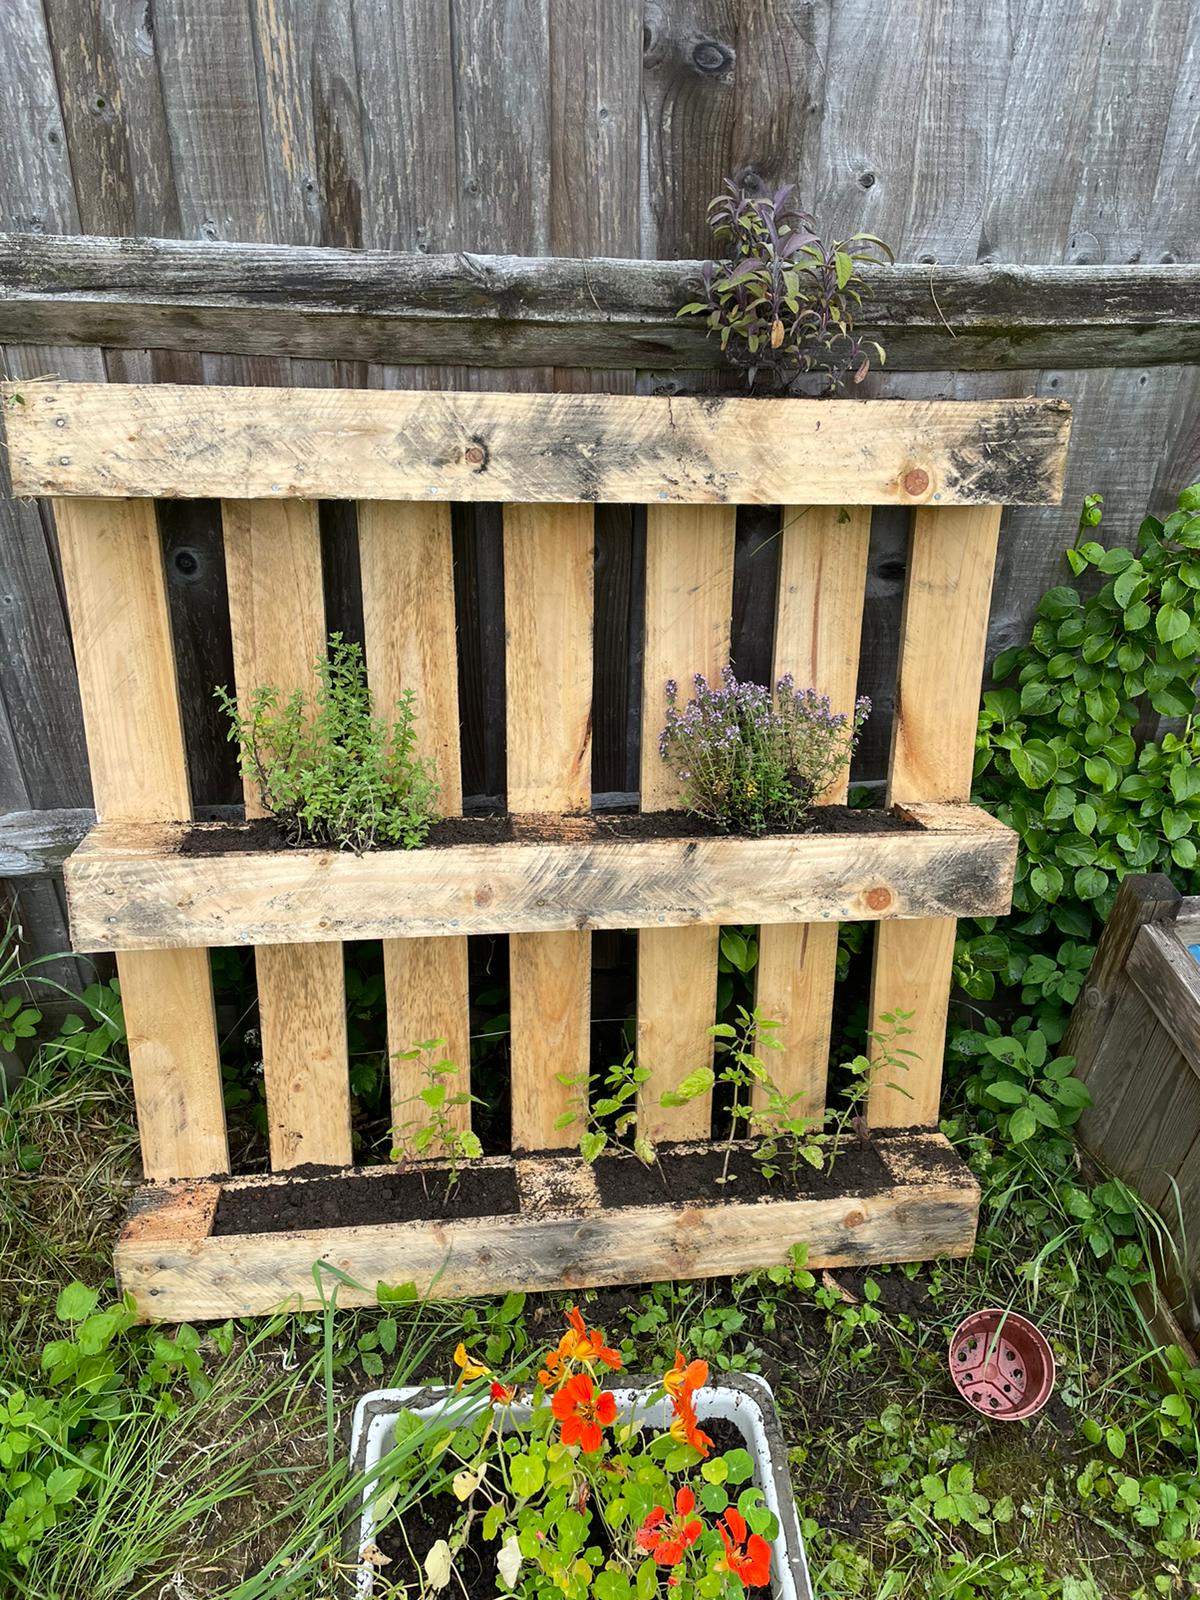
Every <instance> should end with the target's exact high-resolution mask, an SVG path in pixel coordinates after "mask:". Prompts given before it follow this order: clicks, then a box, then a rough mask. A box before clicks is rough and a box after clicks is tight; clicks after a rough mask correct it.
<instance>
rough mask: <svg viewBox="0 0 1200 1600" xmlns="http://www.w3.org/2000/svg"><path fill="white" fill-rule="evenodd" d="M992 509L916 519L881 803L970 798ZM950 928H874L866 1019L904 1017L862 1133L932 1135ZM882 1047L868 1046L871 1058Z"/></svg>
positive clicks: (995, 534) (996, 525)
mask: <svg viewBox="0 0 1200 1600" xmlns="http://www.w3.org/2000/svg"><path fill="white" fill-rule="evenodd" d="M999 530H1000V507H999V506H981V507H978V508H971V509H970V510H967V509H958V508H955V509H950V510H941V509H938V510H932V509H928V508H926V509H923V510H921V511H919V512H917V514H916V517H915V519H914V525H913V532H912V543H911V546H910V551H909V564H908V575H907V581H906V585H905V591H904V616H903V620H902V623H901V646H900V668H899V674H898V686H897V704H896V714H895V720H894V722H893V724H892V760H891V770H890V772H889V776H888V798H889V801H890V802H891V803H895V802H897V801H906V800H916V799H918V798H919V799H922V800H940V801H954V800H965V799H966V798H967V797H968V795H969V794H970V792H971V776H972V768H973V764H974V753H975V724H976V718H977V711H978V706H979V688H980V680H981V678H982V676H983V660H984V652H985V650H986V648H987V619H988V605H989V601H990V598H991V592H992V575H993V572H994V570H995V564H996V547H997V542H998V538H999ZM954 934H955V921H954V918H952V917H948V918H945V919H938V920H936V921H930V922H915V923H911V924H909V925H908V926H907V927H906V928H905V929H904V930H903V932H899V931H897V930H896V929H895V928H886V929H885V928H880V929H879V930H878V932H877V935H876V940H875V961H874V970H873V974H872V981H871V1016H872V1018H873V1025H874V1027H875V1028H876V1029H880V1028H881V1027H882V1028H883V1029H884V1030H885V1031H886V1030H887V1027H888V1025H887V1024H886V1023H883V1021H882V1019H883V1018H884V1017H885V1016H889V1015H892V1016H894V1015H895V1013H897V1012H898V1011H906V1012H910V1013H911V1014H912V1015H911V1017H910V1019H909V1020H908V1021H907V1022H906V1023H903V1024H901V1025H902V1026H905V1027H907V1028H908V1030H909V1032H908V1034H907V1036H906V1037H904V1038H902V1039H899V1040H898V1041H897V1042H898V1044H899V1045H900V1046H901V1047H902V1048H903V1049H905V1050H907V1051H910V1052H911V1053H912V1054H911V1058H905V1061H906V1064H905V1068H904V1070H903V1072H894V1071H889V1070H885V1069H883V1068H881V1069H880V1070H879V1071H878V1073H877V1074H876V1077H875V1079H874V1081H873V1083H872V1086H871V1093H870V1097H869V1100H868V1105H867V1114H868V1117H869V1119H870V1122H871V1125H872V1126H873V1127H883V1128H886V1127H907V1126H912V1125H916V1126H924V1125H934V1124H936V1122H937V1118H938V1110H939V1106H940V1102H941V1086H942V1055H943V1051H944V1049H945V1039H946V1009H947V1005H948V1002H949V995H950V974H951V968H952V966H953V962H954ZM885 1050H886V1045H876V1047H875V1057H876V1059H879V1058H880V1057H881V1055H882V1053H883V1052H884V1051H885Z"/></svg>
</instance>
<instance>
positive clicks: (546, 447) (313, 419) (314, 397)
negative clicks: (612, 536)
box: [0, 379, 1070, 506]
mask: <svg viewBox="0 0 1200 1600" xmlns="http://www.w3.org/2000/svg"><path fill="white" fill-rule="evenodd" d="M0 392H2V394H3V411H4V415H5V419H6V425H7V430H8V446H9V452H10V458H11V468H12V478H13V492H14V493H15V494H17V495H55V496H60V495H90V496H94V497H100V498H113V499H115V498H121V499H125V498H134V497H141V498H151V499H195V498H204V499H210V498H214V497H220V498H224V499H315V498H326V499H338V500H458V501H521V502H526V503H533V502H538V503H565V502H602V503H620V504H630V503H632V504H653V503H655V502H665V503H677V504H682V503H693V504H703V503H710V504H713V503H715V504H727V505H741V504H745V505H930V504H934V505H939V506H950V505H978V504H1005V505H1053V504H1056V503H1057V502H1058V501H1059V500H1060V499H1061V497H1062V482H1063V467H1064V462H1065V458H1066V448H1067V437H1068V434H1069V431H1070V407H1069V406H1068V405H1067V404H1066V403H1065V402H1063V401H1061V400H1034V399H1026V400H989V401H954V400H932V401H930V400H916V401H910V400H784V399H773V400H756V399H748V398H742V397H738V398H727V397H705V398H671V397H663V396H649V395H590V394H554V395H551V394H454V393H444V392H438V393H427V392H423V391H400V390H374V389H357V390H355V389H253V388H221V387H217V386H212V387H208V386H201V385H195V386H192V385H174V384H90V383H62V382H59V381H58V380H57V379H43V380H38V381H36V382H33V383H9V384H6V385H4V386H3V389H2V391H0Z"/></svg>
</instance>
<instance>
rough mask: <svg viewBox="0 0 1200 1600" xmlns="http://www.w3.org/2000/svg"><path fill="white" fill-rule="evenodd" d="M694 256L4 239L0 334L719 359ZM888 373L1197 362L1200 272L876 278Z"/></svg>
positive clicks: (1066, 270) (292, 348) (335, 355)
mask: <svg viewBox="0 0 1200 1600" xmlns="http://www.w3.org/2000/svg"><path fill="white" fill-rule="evenodd" d="M700 266H701V263H700V262H698V261H632V260H618V259H609V260H605V259H601V260H575V259H569V258H564V257H553V256H547V257H541V256H533V257H527V256H507V255H475V254H466V253H460V254H456V255H423V254H419V253H412V254H404V253H399V252H392V251H385V250H333V249H322V248H318V247H315V246H301V245H265V244H241V243H237V244H233V243H224V242H220V241H196V240H186V239H112V238H102V237H88V236H83V237H68V236H58V235H34V234H3V235H0V341H5V342H9V343H30V344H32V343H37V344H45V345H66V346H71V345H105V346H108V347H109V348H116V349H134V350H138V349H146V348H147V347H149V348H156V349H166V350H194V351H210V350H220V351H225V352H228V353H230V354H242V355H280V356H293V357H294V356H300V357H311V358H323V359H330V360H335V359H346V360H359V361H382V362H388V363H391V364H394V365H425V364H434V365H438V366H445V365H447V364H453V363H458V362H461V363H467V364H469V365H471V366H474V367H489V366H495V367H513V366H518V367H519V366H543V365H544V366H558V367H592V368H601V369H605V368H608V369H612V368H618V369H619V368H622V367H626V368H629V367H632V368H640V369H642V370H645V371H657V372H663V371H671V370H675V369H678V370H681V371H686V370H696V369H704V368H712V367H717V366H719V365H720V355H719V351H718V348H717V345H716V343H715V341H713V340H710V339H708V338H707V337H706V335H705V330H704V326H703V323H702V321H701V319H699V318H684V319H682V320H681V319H679V318H678V317H677V316H676V312H677V311H678V308H679V307H680V306H681V305H684V304H686V303H687V302H688V301H690V300H693V299H694V298H695V291H696V287H697V283H698V279H699V271H700ZM864 276H865V277H866V279H867V282H868V283H869V285H870V287H871V290H872V292H873V293H872V298H871V299H870V300H869V301H868V303H867V306H866V307H865V308H864V312H863V323H862V329H863V332H864V334H865V335H866V337H868V338H872V339H879V340H880V341H882V343H883V344H885V345H886V347H887V355H888V366H889V368H891V369H892V370H894V371H943V370H958V371H970V370H979V371H988V370H1002V369H1009V370H1013V369H1023V368H1024V369H1028V368H1036V367H1112V366H1153V365H1158V364H1176V363H1185V362H1194V361H1197V360H1200V266H1198V265H1197V264H1195V263H1186V264H1182V263H1172V264H1168V265H1162V266H1112V265H1104V266H1097V267H1090V266H1078V267H1023V266H1007V265H992V264H987V265H979V266H967V267H958V266H942V265H938V264H925V263H918V262H901V263H899V264H898V265H896V266H895V267H873V268H867V269H865V272H864Z"/></svg>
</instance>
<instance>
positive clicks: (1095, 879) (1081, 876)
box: [1075, 867, 1108, 900]
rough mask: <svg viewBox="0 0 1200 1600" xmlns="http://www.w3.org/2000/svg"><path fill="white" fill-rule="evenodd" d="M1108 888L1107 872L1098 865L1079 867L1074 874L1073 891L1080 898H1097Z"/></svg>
mask: <svg viewBox="0 0 1200 1600" xmlns="http://www.w3.org/2000/svg"><path fill="white" fill-rule="evenodd" d="M1107 888H1108V873H1107V872H1102V871H1101V870H1100V868H1099V867H1080V868H1079V871H1078V872H1077V873H1076V874H1075V893H1076V895H1077V896H1078V897H1079V899H1080V900H1098V899H1099V897H1100V896H1101V895H1102V894H1103V893H1104V891H1105V890H1106V889H1107Z"/></svg>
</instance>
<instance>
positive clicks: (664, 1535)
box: [636, 1483, 704, 1567]
mask: <svg viewBox="0 0 1200 1600" xmlns="http://www.w3.org/2000/svg"><path fill="white" fill-rule="evenodd" d="M695 1509H696V1496H695V1495H694V1494H693V1493H692V1491H691V1490H690V1489H689V1488H688V1486H687V1484H686V1483H685V1484H684V1485H683V1487H682V1488H680V1489H677V1490H676V1492H675V1515H674V1516H673V1517H672V1518H671V1519H670V1520H669V1521H668V1519H667V1512H666V1508H665V1507H664V1506H655V1508H654V1510H653V1511H652V1512H651V1513H650V1515H649V1516H648V1517H647V1518H646V1520H645V1522H643V1523H642V1525H641V1527H640V1528H639V1529H638V1531H637V1535H636V1537H637V1542H638V1544H639V1545H641V1547H642V1549H643V1550H648V1551H649V1552H650V1554H651V1555H652V1556H653V1557H654V1559H655V1561H657V1562H658V1564H659V1566H660V1567H674V1566H678V1564H679V1562H681V1561H682V1560H683V1557H684V1552H685V1551H686V1550H687V1549H688V1547H689V1546H690V1545H693V1544H695V1542H696V1540H697V1539H698V1538H699V1537H700V1535H701V1534H702V1533H703V1531H704V1524H703V1523H702V1522H701V1521H700V1518H699V1517H693V1516H692V1512H693V1511H695Z"/></svg>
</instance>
